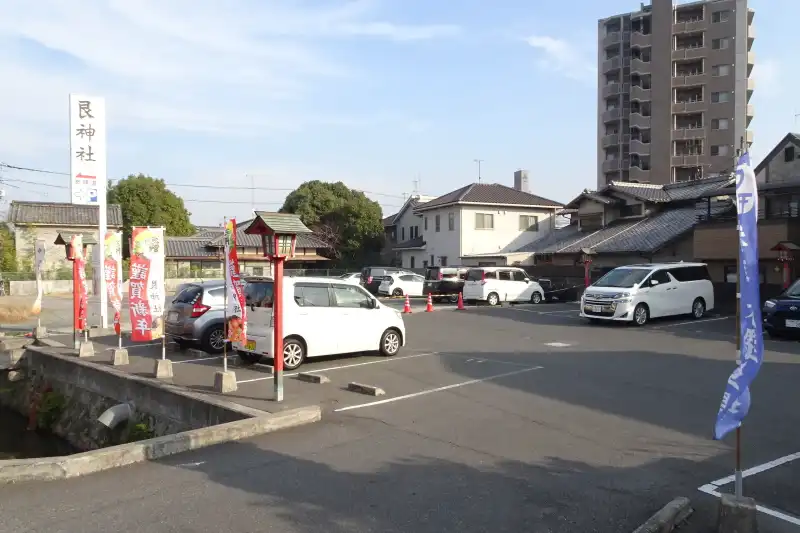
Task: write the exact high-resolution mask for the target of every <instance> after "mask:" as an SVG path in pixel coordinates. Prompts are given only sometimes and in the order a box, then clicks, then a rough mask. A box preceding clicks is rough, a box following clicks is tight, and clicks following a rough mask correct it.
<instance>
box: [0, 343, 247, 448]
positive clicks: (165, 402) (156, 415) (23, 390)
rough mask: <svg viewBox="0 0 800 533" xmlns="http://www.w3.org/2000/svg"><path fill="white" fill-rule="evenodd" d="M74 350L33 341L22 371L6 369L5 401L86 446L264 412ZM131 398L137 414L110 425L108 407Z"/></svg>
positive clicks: (1, 394)
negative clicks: (105, 417)
mask: <svg viewBox="0 0 800 533" xmlns="http://www.w3.org/2000/svg"><path fill="white" fill-rule="evenodd" d="M69 354H70V351H68V350H66V349H64V350H60V349H56V348H43V347H33V346H29V347H28V348H27V349H26V350H25V352H24V354H23V356H22V361H21V363H20V364H21V365H22V369H23V370H22V372H23V374H22V375H19V374H18V375H14V374H10V373H8V372H0V405H3V406H5V407H8V408H11V409H14V410H15V411H17V412H18V413H20V414H22V415H24V416H27V417H29V419H30V420H33V421H35V424H36V425H37V426H38V427H40V428H42V429H45V430H48V431H51V432H52V433H54V434H56V435H58V436H60V437H62V438H64V439H65V440H67V441H68V442H69V443H70V444H72V445H73V446H75V447H76V448H78V449H80V450H92V449H97V448H101V447H105V446H109V445H114V444H119V443H122V442H128V441H129V440H140V439H142V438H151V437H160V436H164V435H170V434H174V433H178V432H181V431H187V430H190V429H198V428H203V427H207V426H211V425H216V424H223V423H226V422H233V421H236V420H243V419H245V418H249V417H252V416H258V415H259V414H261V413H260V412H259V411H256V410H252V409H248V408H246V407H243V406H240V405H234V404H230V403H228V402H225V401H222V400H215V399H212V398H206V397H202V396H200V395H196V394H193V393H191V392H189V391H186V390H185V389H180V388H179V387H176V386H173V385H170V384H166V383H160V382H158V381H156V380H154V379H150V378H144V377H139V376H135V375H132V374H128V373H126V372H123V371H121V370H117V369H115V368H113V367H104V366H99V365H97V364H94V363H90V362H87V361H82V360H80V359H77V358H76V357H75V356H74V355H69ZM9 376H13V380H11V379H9ZM126 402H132V403H133V405H134V417H133V419H132V420H130V421H129V422H128V423H127V424H121V425H120V427H118V428H116V429H114V430H110V429H108V428H106V427H105V426H103V425H102V424H100V423H99V422H98V421H97V419H98V417H99V416H100V415H101V414H102V413H103V412H104V411H105V410H106V409H108V408H110V407H113V406H114V405H118V404H120V403H126Z"/></svg>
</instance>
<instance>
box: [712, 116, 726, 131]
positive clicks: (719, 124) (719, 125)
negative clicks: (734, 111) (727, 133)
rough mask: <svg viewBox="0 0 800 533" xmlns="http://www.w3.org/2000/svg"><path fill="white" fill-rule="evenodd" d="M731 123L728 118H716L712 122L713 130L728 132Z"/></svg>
mask: <svg viewBox="0 0 800 533" xmlns="http://www.w3.org/2000/svg"><path fill="white" fill-rule="evenodd" d="M728 126H729V122H728V119H727V118H715V119H712V120H711V129H712V130H727V129H728Z"/></svg>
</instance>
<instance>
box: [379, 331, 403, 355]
mask: <svg viewBox="0 0 800 533" xmlns="http://www.w3.org/2000/svg"><path fill="white" fill-rule="evenodd" d="M402 344H403V339H401V338H400V333H399V332H398V331H397V330H396V329H387V330H386V331H384V332H383V335H381V346H380V352H381V355H383V356H386V357H391V356H393V355H397V352H399V351H400V346H402Z"/></svg>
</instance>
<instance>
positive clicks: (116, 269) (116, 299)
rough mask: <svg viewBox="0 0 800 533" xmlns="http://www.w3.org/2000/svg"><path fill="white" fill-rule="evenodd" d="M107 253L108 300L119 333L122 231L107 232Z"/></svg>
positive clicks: (104, 273)
mask: <svg viewBox="0 0 800 533" xmlns="http://www.w3.org/2000/svg"><path fill="white" fill-rule="evenodd" d="M105 254H106V256H105V258H104V260H103V276H105V280H106V290H107V291H108V301H109V302H110V303H111V307H113V308H114V331H115V332H116V333H117V335H119V334H120V331H121V329H120V328H121V324H120V320H121V316H120V314H121V312H122V232H120V231H109V232H106V246H105Z"/></svg>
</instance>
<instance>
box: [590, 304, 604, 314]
mask: <svg viewBox="0 0 800 533" xmlns="http://www.w3.org/2000/svg"><path fill="white" fill-rule="evenodd" d="M589 308H590V310H591V311H592V313H602V312H603V306H601V305H590V306H589Z"/></svg>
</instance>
